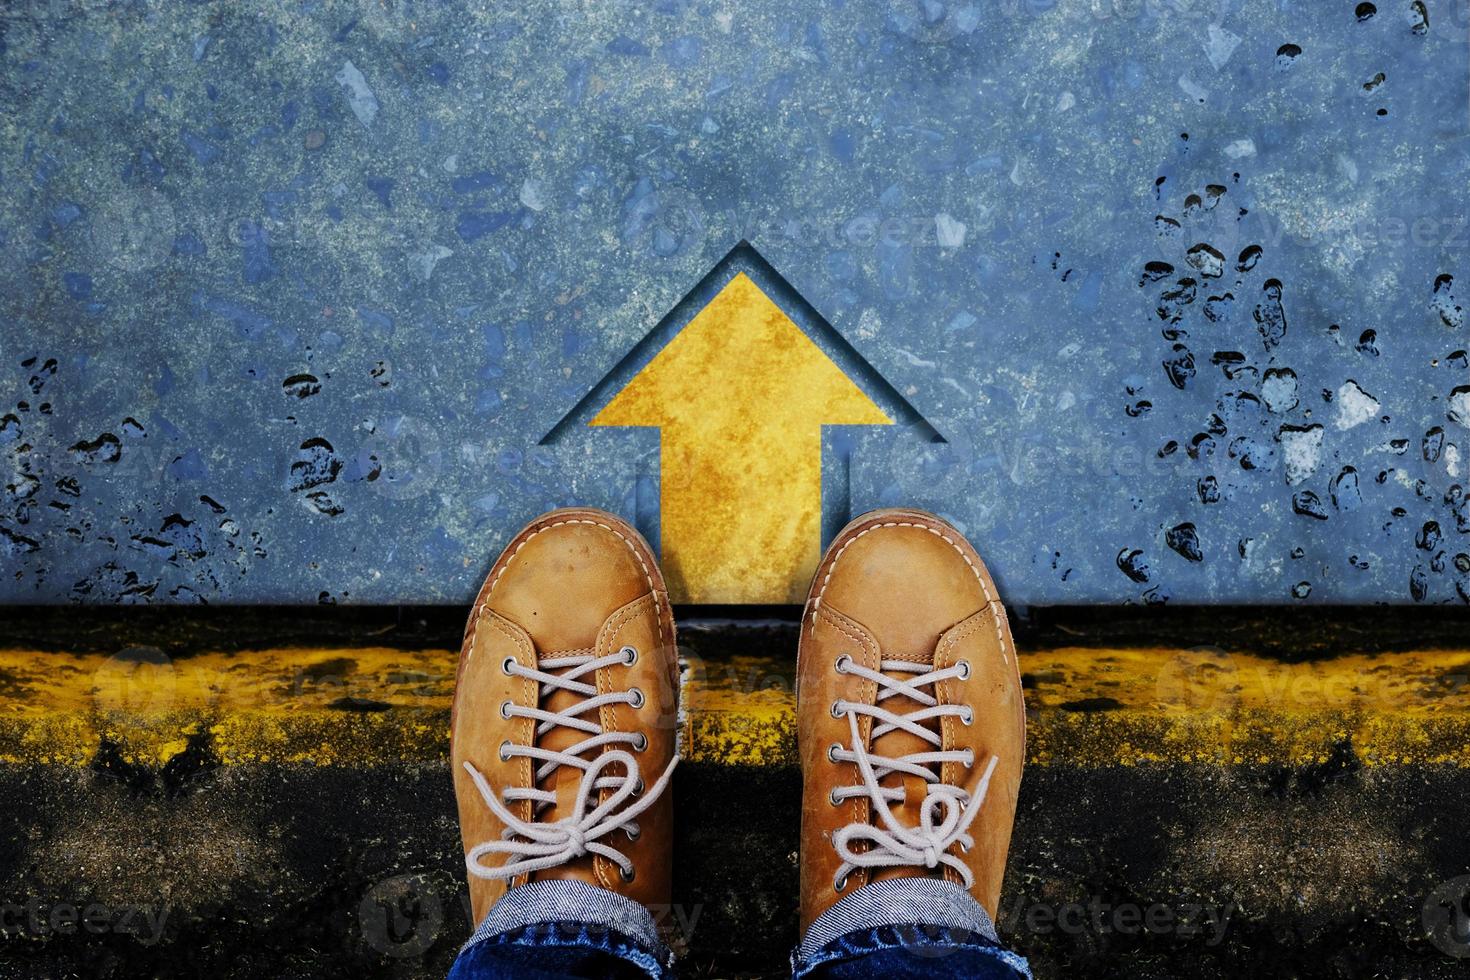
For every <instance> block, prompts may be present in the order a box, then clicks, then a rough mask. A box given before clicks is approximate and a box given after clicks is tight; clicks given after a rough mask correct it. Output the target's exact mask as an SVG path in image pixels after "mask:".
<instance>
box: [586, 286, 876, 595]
mask: <svg viewBox="0 0 1470 980" xmlns="http://www.w3.org/2000/svg"><path fill="white" fill-rule="evenodd" d="M589 424H590V425H634V426H657V427H658V428H659V429H660V430H661V440H662V441H661V448H660V454H661V456H660V458H661V464H660V468H661V470H662V475H661V482H662V489H661V491H660V492H661V497H662V499H661V502H660V506H661V509H662V518H661V525H662V529H663V530H662V541H663V548H662V552H663V554H662V564H663V569H664V575H665V577H666V578H667V579H668V583H669V592H670V593H671V594H672V597H673V599H674V601H675V602H699V603H722V602H728V603H751V602H771V603H784V602H801V601H802V600H803V599H804V598H805V596H806V589H807V585H808V584H809V582H810V579H811V576H812V573H813V572H815V571H816V568H817V561H818V559H819V558H820V557H821V555H820V550H821V517H822V426H823V425H892V424H893V420H892V419H890V418H889V417H888V416H887V415H885V414H884V413H883V410H882V409H880V408H879V407H878V406H877V405H875V404H873V402H872V401H871V400H870V399H869V398H868V396H867V395H865V394H863V392H862V390H861V389H859V388H858V386H857V385H855V384H853V383H852V381H851V380H850V379H849V378H848V377H847V375H845V374H843V373H842V369H841V368H839V367H838V366H837V365H836V364H833V363H832V361H831V359H830V358H828V357H827V355H826V354H824V353H823V352H822V351H821V350H820V349H819V348H818V347H817V345H816V344H814V343H812V341H811V339H810V338H809V337H807V335H806V334H804V333H802V331H801V328H799V327H798V326H797V325H796V324H795V323H793V322H791V318H790V317H788V316H787V315H786V314H785V313H784V312H782V310H781V308H780V307H779V306H777V305H776V304H775V303H774V302H772V301H771V299H770V297H769V296H767V295H766V294H765V293H763V292H761V290H760V287H759V286H757V285H756V284H755V283H754V282H752V281H751V279H750V277H749V276H747V275H746V274H745V273H743V272H742V273H740V274H739V275H737V276H736V277H735V278H734V279H731V280H730V282H729V283H727V284H726V285H725V288H724V289H721V290H720V292H719V293H718V294H717V295H716V296H715V297H714V299H712V300H710V302H709V305H707V306H706V307H705V308H704V309H702V310H700V311H699V313H697V314H696V315H695V317H694V319H692V320H690V321H689V324H688V326H686V327H684V329H683V330H681V331H679V333H678V335H677V336H675V337H674V339H673V340H671V341H670V342H669V343H668V345H667V346H666V347H664V349H663V350H661V351H659V353H658V355H657V356H656V357H654V359H653V360H652V361H650V362H649V364H648V365H647V366H646V367H645V368H644V369H643V370H642V371H640V372H638V374H637V375H636V376H635V377H634V378H633V380H631V381H629V382H628V384H627V386H626V387H625V388H623V390H622V391H620V392H618V394H617V395H616V396H614V398H613V399H612V401H611V402H609V403H608V405H607V407H606V408H604V409H603V410H602V411H601V412H599V413H598V414H597V417H596V418H594V419H593V420H592V421H591V422H590V423H589Z"/></svg>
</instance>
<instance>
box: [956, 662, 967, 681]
mask: <svg viewBox="0 0 1470 980" xmlns="http://www.w3.org/2000/svg"><path fill="white" fill-rule="evenodd" d="M955 666H956V667H958V668H960V680H962V681H967V680H969V679H970V661H968V660H961V661H960V662H959V663H957V664H955Z"/></svg>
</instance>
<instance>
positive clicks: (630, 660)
mask: <svg viewBox="0 0 1470 980" xmlns="http://www.w3.org/2000/svg"><path fill="white" fill-rule="evenodd" d="M618 653H620V654H622V655H623V663H624V664H626V665H627V666H629V667H631V666H633V665H634V664H636V663H637V662H638V651H637V650H635V649H633V648H632V647H623V648H622V649H621V650H619V651H618Z"/></svg>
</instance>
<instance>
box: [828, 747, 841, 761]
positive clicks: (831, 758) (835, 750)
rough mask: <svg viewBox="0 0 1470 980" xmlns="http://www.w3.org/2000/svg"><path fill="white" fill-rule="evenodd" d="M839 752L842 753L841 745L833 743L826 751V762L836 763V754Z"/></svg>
mask: <svg viewBox="0 0 1470 980" xmlns="http://www.w3.org/2000/svg"><path fill="white" fill-rule="evenodd" d="M840 751H842V743H841V742H833V743H832V747H831V748H829V749H828V750H827V761H828V762H832V763H835V762H836V761H837V753H838V752H840Z"/></svg>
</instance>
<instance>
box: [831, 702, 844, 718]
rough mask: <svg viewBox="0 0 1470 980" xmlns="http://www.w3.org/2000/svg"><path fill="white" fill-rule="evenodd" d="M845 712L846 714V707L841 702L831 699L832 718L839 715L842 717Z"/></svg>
mask: <svg viewBox="0 0 1470 980" xmlns="http://www.w3.org/2000/svg"><path fill="white" fill-rule="evenodd" d="M846 714H847V708H846V707H845V706H844V705H843V703H842V702H841V701H833V702H832V717H833V718H841V717H843V716H844V715H846Z"/></svg>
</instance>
